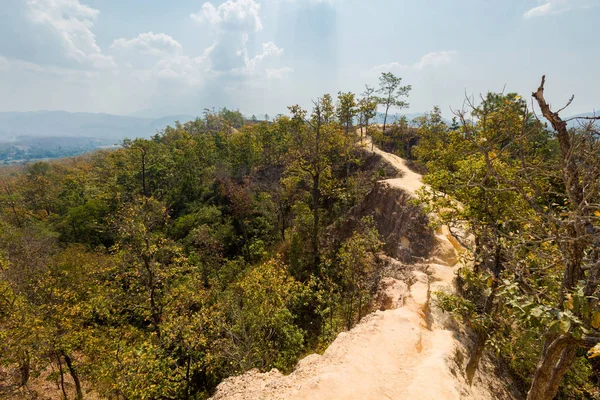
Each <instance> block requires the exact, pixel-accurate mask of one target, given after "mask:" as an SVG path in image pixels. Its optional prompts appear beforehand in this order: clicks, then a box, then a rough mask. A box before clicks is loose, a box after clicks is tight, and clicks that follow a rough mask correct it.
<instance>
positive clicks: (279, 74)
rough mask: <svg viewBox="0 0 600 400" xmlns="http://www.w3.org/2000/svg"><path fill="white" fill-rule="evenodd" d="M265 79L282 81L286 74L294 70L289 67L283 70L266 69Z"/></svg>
mask: <svg viewBox="0 0 600 400" xmlns="http://www.w3.org/2000/svg"><path fill="white" fill-rule="evenodd" d="M266 72H267V79H283V78H285V77H286V76H287V75H288V74H291V73H292V72H294V70H293V69H292V68H290V67H283V68H267V70H266Z"/></svg>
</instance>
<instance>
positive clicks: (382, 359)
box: [213, 143, 519, 400]
mask: <svg viewBox="0 0 600 400" xmlns="http://www.w3.org/2000/svg"><path fill="white" fill-rule="evenodd" d="M365 147H366V148H368V149H370V148H371V144H370V143H365ZM374 151H375V152H376V153H378V154H380V155H381V156H382V157H384V158H385V159H386V160H388V161H389V162H390V163H391V164H392V165H393V166H394V167H395V168H397V169H398V171H400V172H402V175H403V176H402V178H397V179H390V180H388V181H386V182H387V183H388V184H389V185H390V186H393V187H395V188H397V189H399V190H402V191H405V192H409V193H410V194H412V195H414V193H415V191H416V190H418V189H419V188H420V187H421V186H422V185H423V183H422V180H421V176H420V175H419V174H417V173H415V172H413V171H411V170H410V169H409V168H408V167H407V166H406V162H405V160H403V159H402V158H400V157H397V156H395V155H393V154H389V153H386V152H384V151H381V150H380V149H377V148H375V149H374ZM436 237H437V240H438V248H437V250H436V251H434V253H433V254H432V255H431V257H430V259H429V260H426V262H425V263H424V264H420V265H415V266H413V269H412V270H410V271H409V273H408V274H406V272H404V273H403V276H405V277H406V278H405V279H404V281H398V282H393V281H394V278H391V277H388V278H385V280H384V286H385V287H384V288H383V289H382V290H383V291H384V292H385V293H383V294H382V296H383V297H385V301H384V303H385V304H387V305H388V306H387V307H388V308H389V309H387V310H385V311H376V312H375V313H373V314H371V315H369V316H367V317H365V318H364V319H363V320H362V321H361V322H360V323H359V324H358V325H357V326H356V327H355V328H354V329H352V330H351V331H349V332H344V333H340V334H339V336H338V337H337V338H336V340H335V341H334V342H333V343H332V344H331V346H330V347H329V348H328V349H327V350H326V351H325V352H324V354H323V355H318V354H313V355H310V356H308V357H306V358H304V359H303V360H301V361H300V362H299V363H298V365H297V367H296V369H295V370H294V371H293V372H292V373H291V374H289V375H287V376H284V375H282V374H281V373H280V372H279V371H277V370H272V371H270V372H267V373H259V372H258V371H255V370H254V371H250V372H248V373H246V374H244V375H241V376H238V377H232V378H229V379H227V380H225V381H224V382H222V383H221V384H220V385H219V387H218V389H217V392H216V394H215V395H214V397H213V399H215V400H221V399H231V400H246V399H247V400H249V399H299V400H300V399H306V400H308V399H314V400H320V399H323V400H325V399H348V400H354V399H355V400H359V399H360V400H365V399H407V400H408V399H411V400H417V399H435V400H444V399H514V398H519V396H518V394H515V393H511V391H510V390H509V389H507V387H510V386H511V382H510V380H509V379H508V378H503V377H501V376H499V375H502V374H498V372H497V371H496V367H495V365H494V363H493V362H492V361H491V360H490V359H489V358H486V359H484V360H483V361H482V363H481V365H480V372H478V373H477V374H476V376H475V380H474V383H473V385H472V386H469V385H468V384H467V382H466V379H465V377H464V372H463V371H464V367H465V364H466V360H467V358H468V354H469V352H468V349H467V345H465V342H466V343H467V344H468V340H465V336H464V335H462V333H461V332H460V331H461V329H460V328H459V327H458V326H457V325H456V324H455V323H454V322H453V321H452V320H451V319H450V318H449V317H448V315H446V314H443V313H442V312H441V311H440V310H438V309H436V308H435V306H434V305H433V304H432V302H431V297H432V296H431V294H432V293H434V292H435V291H438V290H444V291H447V292H451V291H453V290H454V285H453V281H454V277H455V275H454V267H455V264H456V262H457V260H458V257H457V251H459V250H460V248H458V247H459V245H458V243H457V242H456V241H455V240H449V237H448V236H447V230H446V231H444V230H440V232H438V234H437V235H436ZM461 336H462V337H461ZM461 339H462V340H461Z"/></svg>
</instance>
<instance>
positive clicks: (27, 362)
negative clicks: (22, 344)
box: [19, 351, 31, 386]
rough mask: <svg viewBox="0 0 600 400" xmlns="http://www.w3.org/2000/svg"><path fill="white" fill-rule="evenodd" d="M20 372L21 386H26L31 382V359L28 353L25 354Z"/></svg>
mask: <svg viewBox="0 0 600 400" xmlns="http://www.w3.org/2000/svg"><path fill="white" fill-rule="evenodd" d="M19 372H20V373H21V382H20V383H21V386H26V385H27V383H28V382H29V376H30V372H31V358H30V357H29V354H28V353H27V352H26V351H25V352H23V358H22V359H21V365H19Z"/></svg>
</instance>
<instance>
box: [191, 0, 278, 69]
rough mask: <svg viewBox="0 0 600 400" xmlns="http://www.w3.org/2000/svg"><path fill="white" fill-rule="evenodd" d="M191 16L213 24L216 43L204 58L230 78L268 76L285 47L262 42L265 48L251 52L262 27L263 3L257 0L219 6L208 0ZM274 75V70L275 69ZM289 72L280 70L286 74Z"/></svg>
mask: <svg viewBox="0 0 600 400" xmlns="http://www.w3.org/2000/svg"><path fill="white" fill-rule="evenodd" d="M190 17H191V18H192V19H193V20H194V21H196V22H198V23H201V24H210V25H211V26H212V28H213V30H214V32H215V33H216V39H215V41H214V43H213V44H212V45H211V46H210V47H209V48H208V49H207V50H206V51H205V53H204V56H203V58H204V60H205V61H206V63H207V66H208V67H209V68H210V70H211V71H212V72H214V73H215V74H216V75H218V76H220V77H221V79H226V77H227V76H229V77H231V78H235V79H239V77H240V76H245V77H247V78H249V77H253V78H259V79H260V78H261V77H266V76H268V73H267V69H271V70H276V69H277V67H276V66H275V65H270V64H271V63H272V62H274V61H275V60H277V59H278V58H279V57H280V56H281V55H282V54H283V49H281V48H279V47H278V46H277V45H276V44H275V43H273V42H266V43H263V44H262V49H261V51H260V52H259V53H258V54H256V55H254V56H253V57H252V56H251V55H249V50H248V43H249V42H254V40H251V39H255V35H256V32H258V31H260V30H261V29H262V21H261V19H260V4H259V3H258V2H256V1H255V0H227V1H226V2H224V3H222V4H221V5H219V6H218V7H215V6H214V5H213V4H212V3H208V2H207V3H204V4H203V5H202V8H201V10H200V11H198V12H197V13H194V14H190ZM271 75H273V72H272V73H271ZM284 75H285V74H284V73H280V74H279V76H281V77H283V76H284Z"/></svg>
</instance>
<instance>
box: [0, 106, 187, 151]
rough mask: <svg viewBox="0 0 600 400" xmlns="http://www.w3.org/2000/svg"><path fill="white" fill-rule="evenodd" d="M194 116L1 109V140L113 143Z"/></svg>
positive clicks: (152, 131) (145, 134)
mask: <svg viewBox="0 0 600 400" xmlns="http://www.w3.org/2000/svg"><path fill="white" fill-rule="evenodd" d="M193 119H195V117H193V116H191V115H169V116H166V117H161V118H141V117H131V116H121V115H111V114H92V113H69V112H65V111H35V112H0V142H13V141H17V140H20V138H21V137H24V136H28V137H34V138H35V137H79V138H82V137H87V138H96V139H100V140H102V141H103V142H105V143H104V144H112V143H115V142H119V141H121V140H123V139H124V138H136V137H149V136H152V135H153V134H155V133H156V131H158V130H161V129H164V128H165V127H166V126H167V125H172V124H173V123H174V122H175V121H181V122H187V121H190V120H193Z"/></svg>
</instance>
